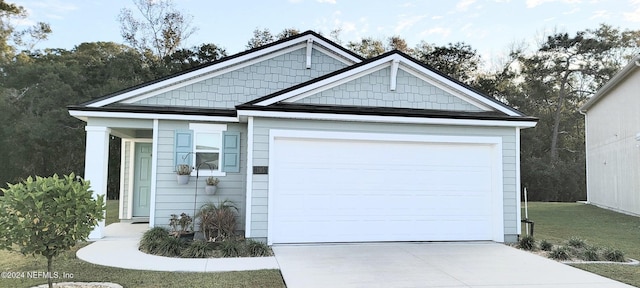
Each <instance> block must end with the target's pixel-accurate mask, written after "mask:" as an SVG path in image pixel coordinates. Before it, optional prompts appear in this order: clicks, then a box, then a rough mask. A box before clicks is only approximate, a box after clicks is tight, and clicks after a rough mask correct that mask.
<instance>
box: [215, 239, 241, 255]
mask: <svg viewBox="0 0 640 288" xmlns="http://www.w3.org/2000/svg"><path fill="white" fill-rule="evenodd" d="M219 249H220V254H221V255H222V257H241V256H243V254H242V250H243V249H242V243H241V242H239V241H235V240H226V241H223V242H222V244H220V248H219Z"/></svg>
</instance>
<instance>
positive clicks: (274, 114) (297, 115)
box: [238, 110, 536, 128]
mask: <svg viewBox="0 0 640 288" xmlns="http://www.w3.org/2000/svg"><path fill="white" fill-rule="evenodd" d="M240 116H247V117H248V116H254V117H270V118H286V119H311V120H334V121H354V122H381V123H406V124H436V125H463V126H497V127H521V128H531V127H535V126H536V122H533V121H506V120H478V119H452V118H423V117H402V116H379V115H353V114H330V113H305V112H281V111H260V110H238V117H240Z"/></svg>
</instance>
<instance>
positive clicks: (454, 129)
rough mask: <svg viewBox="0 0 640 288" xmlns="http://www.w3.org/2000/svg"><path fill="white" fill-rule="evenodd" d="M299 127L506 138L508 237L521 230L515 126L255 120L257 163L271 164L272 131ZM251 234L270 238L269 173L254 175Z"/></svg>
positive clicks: (299, 128)
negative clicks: (519, 223)
mask: <svg viewBox="0 0 640 288" xmlns="http://www.w3.org/2000/svg"><path fill="white" fill-rule="evenodd" d="M270 129H297V130H316V131H345V132H371V133H388V134H417V135H421V134H422V135H462V136H499V137H502V141H503V142H502V157H503V185H504V226H505V231H504V233H505V235H506V237H505V240H506V241H510V240H513V238H514V236H513V235H517V234H520V233H519V231H518V230H517V225H518V221H520V220H519V219H518V218H517V207H518V203H517V195H518V193H519V189H518V187H516V151H517V150H516V132H515V128H511V127H472V126H443V125H418V124H380V123H359V122H351V123H345V122H335V121H314V120H295V121H292V120H286V119H267V118H258V119H254V133H253V137H254V138H253V139H254V147H253V165H255V166H267V165H269V130H270ZM251 199H252V200H251V201H252V202H251V203H252V205H251V206H252V207H251V237H254V238H265V237H267V219H268V217H267V213H268V206H267V203H268V175H253V189H252V198H251Z"/></svg>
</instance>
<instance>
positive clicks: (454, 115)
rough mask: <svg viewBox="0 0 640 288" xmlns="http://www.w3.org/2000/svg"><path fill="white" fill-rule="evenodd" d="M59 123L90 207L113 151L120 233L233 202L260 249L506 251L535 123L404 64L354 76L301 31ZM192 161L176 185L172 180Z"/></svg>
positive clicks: (386, 60)
mask: <svg viewBox="0 0 640 288" xmlns="http://www.w3.org/2000/svg"><path fill="white" fill-rule="evenodd" d="M69 113H70V114H71V115H72V116H74V117H76V118H79V119H81V120H83V121H86V122H87V126H86V131H87V142H86V147H87V148H86V149H87V150H86V155H87V156H86V171H85V178H86V179H89V180H90V181H91V184H92V186H93V187H92V188H93V190H94V191H95V193H96V194H104V193H105V191H106V182H107V154H108V152H109V147H108V145H109V144H108V143H109V141H108V139H109V136H110V135H115V136H118V137H121V138H122V166H121V167H122V176H121V182H122V183H121V195H120V218H121V219H127V220H131V221H138V220H142V221H144V220H146V219H148V221H149V225H150V226H157V225H163V226H166V225H167V224H168V222H169V215H170V214H180V213H181V212H186V213H189V214H192V213H193V209H194V197H197V202H198V203H197V204H196V205H197V207H199V206H200V205H201V204H203V203H206V202H207V201H221V200H225V199H229V200H231V201H233V202H235V203H236V204H237V206H238V207H239V210H240V211H239V214H240V216H239V219H238V221H239V227H238V230H244V235H245V236H246V237H248V238H253V239H257V240H260V241H266V242H267V243H269V244H273V243H305V242H355V241H357V242H361V241H431V240H433V241H440V240H443V241H450V240H451V241H455V240H492V241H498V242H503V241H509V242H511V241H515V240H516V239H517V237H518V235H519V234H520V193H519V191H520V189H519V187H520V158H519V155H520V129H522V128H529V127H534V126H535V124H536V121H537V120H536V119H535V118H532V117H528V116H525V115H523V114H522V113H520V112H518V111H517V110H515V109H513V108H510V107H508V106H506V105H504V104H503V103H501V102H499V101H496V100H495V99H493V98H491V97H489V96H486V95H483V94H481V93H479V92H477V91H475V90H473V89H472V88H470V87H468V86H466V85H464V84H462V83H460V82H457V81H455V80H453V79H451V78H449V77H447V76H445V75H442V74H440V73H438V72H437V71H435V70H434V69H432V68H430V67H428V66H425V65H424V64H421V63H420V62H418V61H416V60H414V59H412V58H410V57H409V56H407V55H405V54H403V53H401V52H398V51H393V52H389V53H385V54H383V55H380V56H379V57H375V58H372V59H367V60H365V59H362V58H361V57H359V56H357V55H356V54H354V53H352V52H350V51H348V50H346V49H345V48H343V47H341V46H339V45H338V44H336V43H333V42H331V41H329V40H327V39H325V38H324V37H322V36H320V35H318V34H316V33H314V32H310V31H308V32H305V33H302V34H299V35H296V36H293V37H290V38H288V39H284V40H281V41H278V42H275V43H272V44H269V45H266V46H263V47H260V48H256V49H253V50H249V51H246V52H242V53H239V54H236V55H233V56H230V57H226V58H223V59H220V60H219V61H215V62H213V63H210V64H206V65H203V66H200V67H197V68H195V69H191V70H188V71H185V72H182V73H179V74H176V75H171V76H169V77H165V78H163V79H159V80H156V81H153V82H150V83H145V84H142V85H139V86H136V87H132V88H129V89H126V90H124V91H120V92H116V93H114V94H111V95H107V96H105V97H102V98H99V99H95V100H92V101H89V102H86V103H83V104H80V105H77V106H71V107H69ZM202 161H204V162H207V163H210V164H213V168H209V167H206V166H204V167H201V169H199V170H197V169H196V170H195V171H194V172H193V173H192V174H191V176H192V177H191V181H190V182H189V183H188V184H187V185H178V184H177V181H176V173H175V170H176V166H177V165H178V164H184V163H187V164H189V165H191V166H192V167H197V166H199V165H198V164H199V162H202ZM196 175H198V176H199V179H196ZM206 176H215V177H217V178H219V179H220V184H219V185H218V187H219V188H218V191H217V193H216V194H215V195H207V194H205V193H204V191H203V188H202V187H203V186H204V184H205V182H204V179H205V177H206ZM196 186H197V190H196ZM196 192H197V194H195V193H196ZM102 227H103V226H101V227H98V228H96V229H95V230H94V232H93V234H92V236H91V237H97V238H99V237H102Z"/></svg>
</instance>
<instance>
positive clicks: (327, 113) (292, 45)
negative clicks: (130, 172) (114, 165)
mask: <svg viewBox="0 0 640 288" xmlns="http://www.w3.org/2000/svg"><path fill="white" fill-rule="evenodd" d="M311 46H313V49H318V50H320V51H321V52H322V53H324V54H327V55H330V57H332V58H334V59H338V60H339V61H342V62H343V63H345V64H348V65H349V66H347V67H345V68H343V69H340V70H337V71H334V72H331V73H328V74H325V75H324V76H320V77H316V78H313V79H311V80H309V81H307V82H303V83H300V84H297V85H294V86H292V87H289V88H285V89H283V90H280V91H277V92H273V93H271V94H269V95H266V96H262V97H259V98H257V99H255V100H252V101H249V102H246V103H243V104H239V105H237V106H235V107H233V106H231V107H228V108H210V107H190V106H189V107H187V106H161V105H145V104H143V105H141V103H134V101H138V100H141V99H146V98H148V97H152V96H154V95H158V94H160V93H164V92H167V91H172V90H175V89H178V88H180V87H183V86H186V85H190V84H192V83H195V82H198V81H202V80H203V79H209V78H211V77H216V76H217V75H221V74H222V73H227V72H229V71H235V69H239V68H238V67H244V66H247V65H251V64H252V63H258V62H260V61H263V60H266V59H271V58H273V57H276V56H277V55H282V54H283V53H289V52H290V51H295V50H297V49H302V48H303V47H306V49H307V65H309V63H310V62H309V61H310V60H309V58H310V57H309V55H310V53H309V52H310V47H311ZM274 55H275V56H274ZM303 61H304V60H303ZM308 67H309V66H307V68H308ZM387 67H391V70H390V71H391V75H394V72H393V71H394V69H395V75H394V76H392V77H390V79H389V82H390V83H392V84H391V85H392V87H393V88H391V90H395V87H396V81H395V80H394V79H395V77H397V73H398V69H400V68H401V69H402V71H403V75H409V76H412V77H416V78H418V80H421V81H425V82H427V84H429V85H431V86H435V87H436V88H439V89H440V90H442V91H444V92H443V93H445V94H447V97H448V96H451V97H454V98H455V97H457V98H458V99H456V101H459V102H461V103H464V102H466V103H464V105H467V106H468V107H470V108H471V110H474V111H467V110H469V109H466V108H463V109H458V110H436V109H422V108H420V109H416V108H415V107H413V106H411V107H406V106H403V107H397V106H393V105H392V107H378V106H374V107H371V106H349V105H322V104H313V103H307V104H302V103H295V102H296V101H297V100H299V99H303V98H305V97H307V96H310V95H313V94H315V93H317V92H318V91H324V90H327V89H331V88H332V87H335V86H338V85H340V84H342V83H346V82H348V81H350V80H353V79H357V78H358V77H361V76H362V75H367V73H369V74H371V73H372V71H373V72H375V71H379V70H381V69H385V68H387ZM404 72H407V73H408V74H406V73H404ZM385 73H386V72H385ZM403 79H406V78H403ZM385 82H386V80H385ZM400 87H403V86H400ZM258 96H260V95H256V97H258ZM412 107H413V108H412ZM68 108H69V113H70V114H71V115H72V116H74V117H77V118H79V119H83V120H85V121H86V119H87V118H88V117H116V118H140V119H175V120H202V121H226V122H238V121H242V120H241V119H244V120H246V119H247V116H252V115H268V117H294V118H296V117H299V118H300V119H334V120H354V119H356V120H354V121H391V122H394V121H395V122H399V123H445V122H442V121H445V120H446V119H454V121H453V122H455V123H457V124H459V125H485V126H492V125H494V126H496V125H497V126H517V127H533V126H535V122H537V118H534V117H528V116H526V115H524V114H523V113H521V112H519V111H518V110H516V109H514V108H512V107H510V106H508V105H506V104H504V103H502V102H500V101H498V100H496V99H494V98H493V97H491V96H488V95H485V94H483V93H482V92H480V91H478V90H475V89H474V88H472V87H470V86H468V85H466V84H464V83H462V82H460V81H458V80H456V79H453V78H451V77H449V76H447V75H445V74H443V73H441V72H439V71H437V70H436V69H434V68H432V67H430V66H428V65H426V64H424V63H422V62H419V61H418V60H416V59H414V58H412V57H410V56H408V55H406V54H404V53H402V52H400V51H390V52H387V53H384V54H382V55H380V56H378V57H374V58H371V59H366V60H365V59H363V58H362V57H360V56H358V55H357V54H355V53H354V52H351V51H349V50H347V49H346V48H344V47H342V46H340V45H338V44H336V43H334V42H332V41H330V40H327V39H326V38H324V37H322V36H321V35H319V34H317V33H315V32H312V31H306V32H304V33H301V34H298V35H295V36H293V37H290V38H287V39H283V40H280V41H276V42H274V43H271V44H268V45H265V46H262V47H259V48H255V49H252V50H248V51H245V52H242V53H238V54H235V55H232V56H229V57H225V58H222V59H220V60H217V61H214V62H211V63H207V64H203V65H200V66H198V67H194V68H192V69H189V70H186V71H183V72H180V73H176V74H173V75H169V76H167V77H163V78H160V79H157V80H154V81H151V82H147V83H143V84H140V85H137V86H134V87H130V88H128V89H124V90H121V91H118V92H115V93H112V94H109V95H106V96H104V97H101V98H98V99H94V100H91V101H88V102H85V103H82V104H80V105H73V106H69V107H68ZM234 108H235V109H234ZM476 108H478V109H476ZM465 109H466V110H465ZM260 113H263V114H260ZM380 116H382V118H384V119H386V120H383V119H382V118H380ZM158 117H159V118H158ZM476 120H487V121H480V122H482V123H479V122H478V121H476ZM493 120H495V121H493ZM453 122H452V123H453ZM508 123H514V124H508Z"/></svg>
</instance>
